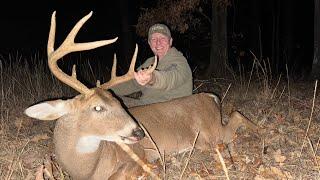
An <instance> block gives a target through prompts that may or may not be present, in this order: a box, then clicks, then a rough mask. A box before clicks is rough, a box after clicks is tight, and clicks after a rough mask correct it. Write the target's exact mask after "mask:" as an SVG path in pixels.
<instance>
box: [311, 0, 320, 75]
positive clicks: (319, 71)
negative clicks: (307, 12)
mask: <svg viewBox="0 0 320 180" xmlns="http://www.w3.org/2000/svg"><path fill="white" fill-rule="evenodd" d="M314 3H315V4H314V51H313V63H312V71H311V76H312V77H313V78H316V79H319V78H320V0H315V1H314Z"/></svg>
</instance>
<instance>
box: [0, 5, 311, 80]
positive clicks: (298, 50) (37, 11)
mask: <svg viewBox="0 0 320 180" xmlns="http://www.w3.org/2000/svg"><path fill="white" fill-rule="evenodd" d="M230 3H231V6H230V7H229V8H228V57H229V61H230V62H235V61H236V59H237V58H238V57H239V54H241V52H247V53H246V54H248V51H252V52H255V53H256V55H257V56H258V58H262V57H267V58H269V59H270V60H271V61H273V63H274V64H275V66H277V67H276V68H277V70H279V71H280V72H281V71H283V70H284V69H285V65H286V64H289V66H290V68H291V67H292V68H291V69H294V68H296V69H297V70H296V71H293V73H296V74H299V76H300V75H301V73H304V72H310V70H311V65H312V58H313V30H314V29H313V14H314V5H313V4H314V2H313V1H312V0H307V1H298V0H297V1H295V0H292V1H290V0H282V1H277V0H270V1H269V0H259V1H255V0H248V1H238V0H234V1H230ZM155 4H156V1H154V0H149V1H146V0H119V1H98V0H91V1H75V2H70V1H61V0H59V1H48V2H41V1H38V2H19V1H10V2H8V3H7V4H2V5H1V9H0V22H1V30H0V31H1V33H0V54H1V56H2V57H3V58H2V59H4V60H5V61H8V58H6V57H7V56H8V55H9V54H11V55H12V54H20V55H22V56H25V57H28V56H32V55H33V54H35V53H39V54H40V56H44V57H45V56H46V44H47V36H48V31H49V25H50V17H51V14H52V12H53V11H57V14H56V16H57V31H56V43H55V44H56V47H57V46H58V45H60V43H61V42H62V40H63V39H64V38H65V37H66V35H67V33H69V31H70V30H71V28H72V27H73V26H74V24H75V23H76V22H77V21H78V20H79V19H81V18H82V17H83V16H84V15H86V14H88V13H89V12H90V11H93V16H92V17H91V18H90V19H89V20H88V21H87V23H86V24H85V25H84V26H83V28H82V30H81V31H80V32H79V34H78V35H77V38H76V42H86V41H94V40H101V39H110V38H114V37H119V40H118V42H116V43H115V44H113V45H108V46H106V47H101V48H99V49H96V50H93V51H90V52H82V53H80V54H81V56H84V57H86V56H87V57H90V56H91V57H92V55H93V54H94V56H96V57H98V58H100V59H104V60H106V61H111V60H112V55H113V53H117V55H118V57H119V59H123V62H124V63H125V64H128V61H129V60H128V58H127V57H131V54H132V53H133V52H132V51H133V50H132V48H129V47H128V45H127V44H128V43H127V41H129V39H130V38H131V42H130V43H131V45H129V46H131V47H132V46H134V45H133V44H132V42H135V43H138V44H139V47H140V50H139V59H140V61H143V59H145V58H147V57H148V56H151V55H152V53H151V51H150V50H149V48H148V45H147V42H146V39H145V38H144V37H139V36H137V35H136V33H135V25H136V24H137V20H138V16H139V15H140V13H141V12H142V11H141V9H142V8H144V9H145V8H152V7H154V6H155ZM205 8H210V7H209V6H207V7H206V5H204V10H205ZM123 18H125V19H126V20H125V21H124V20H123ZM123 22H127V24H124V23H123ZM275 24H276V25H277V27H279V28H278V29H276V31H279V32H277V33H274V31H275V29H274V27H275ZM196 31H197V29H196ZM199 34H200V32H199ZM173 35H174V36H173V37H174V45H175V46H177V48H178V49H179V50H181V51H182V52H183V53H184V54H185V55H186V56H187V58H188V61H189V63H190V64H191V66H192V68H194V67H196V66H199V64H200V65H202V66H206V63H208V61H207V59H208V57H209V51H210V50H209V45H207V46H206V43H207V42H205V41H204V40H202V39H201V37H200V38H195V39H193V41H192V42H191V41H189V39H190V35H189V34H188V33H184V34H181V33H179V32H176V31H173ZM186 41H188V42H186ZM199 41H200V42H199ZM275 41H278V46H277V45H275V43H276V42H275ZM203 44H205V45H203ZM288 51H290V52H293V53H287V52H288ZM279 52H280V53H279ZM276 54H277V55H276ZM287 54H290V55H291V56H292V57H288V56H287ZM78 56H79V55H78ZM242 58H244V59H245V58H249V57H246V56H244V57H242ZM288 59H290V60H288ZM138 61H139V60H138ZM248 64H250V63H248ZM248 66H250V65H248Z"/></svg>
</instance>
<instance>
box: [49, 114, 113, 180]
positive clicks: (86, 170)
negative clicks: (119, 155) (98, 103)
mask: <svg viewBox="0 0 320 180" xmlns="http://www.w3.org/2000/svg"><path fill="white" fill-rule="evenodd" d="M68 121H70V119H68ZM65 123H66V122H64V121H63V119H60V120H58V121H57V124H56V128H55V132H54V141H55V142H54V143H55V153H56V156H57V159H58V161H59V163H60V164H61V165H62V166H63V168H64V169H65V170H67V172H68V173H69V174H70V175H71V176H73V177H86V178H87V179H90V178H91V177H92V176H94V174H95V170H96V169H97V166H100V165H99V164H101V163H103V164H106V163H107V164H110V165H112V164H115V163H114V162H115V161H116V160H115V159H114V158H113V157H114V156H113V153H114V152H113V151H114V149H113V148H112V147H110V146H112V145H110V144H111V143H108V142H106V141H101V140H100V139H98V138H96V137H94V136H83V137H78V136H77V135H78V132H77V130H76V129H77V128H75V127H73V126H72V125H70V124H72V123H69V125H70V126H68V125H66V124H65ZM105 151H107V152H105ZM105 153H107V154H108V155H105V156H103V155H102V154H105ZM102 156H103V157H102ZM102 161H103V162H102ZM108 169H109V170H106V171H110V172H109V173H110V174H111V172H112V170H113V167H109V168H108ZM106 174H108V172H106ZM76 179H77V178H76Z"/></svg>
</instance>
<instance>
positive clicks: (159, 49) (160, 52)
mask: <svg viewBox="0 0 320 180" xmlns="http://www.w3.org/2000/svg"><path fill="white" fill-rule="evenodd" d="M149 45H150V48H151V50H152V51H153V53H154V54H155V55H157V56H158V57H159V60H160V59H162V58H163V57H164V56H165V55H166V54H167V52H168V50H169V49H170V47H171V45H172V38H169V37H168V36H166V35H163V34H161V33H153V34H152V35H151V37H150V39H149Z"/></svg>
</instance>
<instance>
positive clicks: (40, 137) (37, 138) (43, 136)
mask: <svg viewBox="0 0 320 180" xmlns="http://www.w3.org/2000/svg"><path fill="white" fill-rule="evenodd" d="M47 139H50V137H49V136H48V134H37V135H35V136H33V138H32V139H31V141H32V142H39V141H41V140H47Z"/></svg>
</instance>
